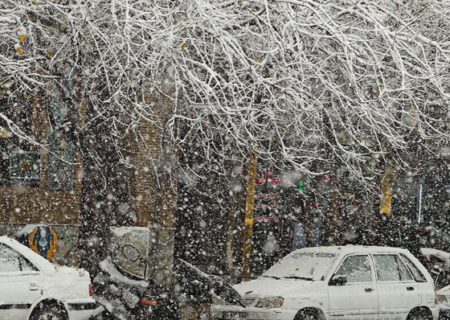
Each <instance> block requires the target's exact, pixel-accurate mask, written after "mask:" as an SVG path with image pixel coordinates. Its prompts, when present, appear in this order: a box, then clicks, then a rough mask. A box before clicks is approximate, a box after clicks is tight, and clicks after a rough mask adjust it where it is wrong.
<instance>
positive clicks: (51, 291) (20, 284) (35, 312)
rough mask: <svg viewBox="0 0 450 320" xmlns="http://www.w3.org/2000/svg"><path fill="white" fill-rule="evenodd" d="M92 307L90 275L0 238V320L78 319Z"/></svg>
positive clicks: (9, 239)
mask: <svg viewBox="0 0 450 320" xmlns="http://www.w3.org/2000/svg"><path fill="white" fill-rule="evenodd" d="M94 308H95V300H94V299H92V286H91V281H90V278H89V274H88V273H87V272H86V271H85V270H83V269H78V270H77V269H75V268H69V267H61V266H56V265H53V264H51V263H50V262H49V261H48V260H46V259H44V258H43V257H41V256H40V255H38V254H36V253H35V252H33V251H32V250H31V249H29V248H27V247H25V246H23V245H22V244H20V243H19V242H17V241H15V240H13V239H11V238H8V237H0V319H1V320H26V319H30V320H67V319H70V320H81V319H88V318H89V316H90V315H91V314H92V312H93V309H94Z"/></svg>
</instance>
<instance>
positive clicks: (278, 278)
mask: <svg viewBox="0 0 450 320" xmlns="http://www.w3.org/2000/svg"><path fill="white" fill-rule="evenodd" d="M263 278H274V279H277V280H280V277H275V276H263Z"/></svg>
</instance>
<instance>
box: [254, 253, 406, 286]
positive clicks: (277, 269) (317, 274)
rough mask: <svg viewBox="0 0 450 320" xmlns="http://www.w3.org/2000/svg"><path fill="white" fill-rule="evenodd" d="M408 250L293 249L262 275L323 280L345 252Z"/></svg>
mask: <svg viewBox="0 0 450 320" xmlns="http://www.w3.org/2000/svg"><path fill="white" fill-rule="evenodd" d="M407 252H408V251H407V250H405V249H400V248H392V247H375V246H373V247H368V246H330V247H313V248H303V249H299V250H295V251H294V252H292V253H290V254H289V255H287V256H286V257H284V258H283V259H281V260H280V261H278V262H277V263H276V264H275V265H273V266H272V267H271V268H270V269H269V270H267V271H266V272H265V273H264V275H263V276H265V277H273V278H287V279H289V278H292V279H303V280H310V281H318V280H322V281H323V280H325V279H327V277H329V276H330V271H331V270H332V267H333V265H334V264H335V262H336V260H337V258H338V257H341V256H344V255H347V254H368V253H407Z"/></svg>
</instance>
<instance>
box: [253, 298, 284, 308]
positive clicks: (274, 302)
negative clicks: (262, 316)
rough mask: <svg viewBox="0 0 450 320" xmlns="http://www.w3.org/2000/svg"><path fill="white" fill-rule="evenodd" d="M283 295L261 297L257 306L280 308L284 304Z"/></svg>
mask: <svg viewBox="0 0 450 320" xmlns="http://www.w3.org/2000/svg"><path fill="white" fill-rule="evenodd" d="M283 302H284V299H283V298H282V297H270V298H261V299H260V300H259V301H258V303H257V304H256V307H257V308H279V307H281V306H282V305H283Z"/></svg>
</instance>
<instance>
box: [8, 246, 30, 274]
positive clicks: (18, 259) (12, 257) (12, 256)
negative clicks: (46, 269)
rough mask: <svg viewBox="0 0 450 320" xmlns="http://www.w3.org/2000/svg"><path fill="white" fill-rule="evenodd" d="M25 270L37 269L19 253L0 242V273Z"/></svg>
mask: <svg viewBox="0 0 450 320" xmlns="http://www.w3.org/2000/svg"><path fill="white" fill-rule="evenodd" d="M26 271H37V269H36V267H34V266H33V265H32V264H31V263H30V262H29V261H28V260H27V259H26V258H25V257H24V256H22V255H21V254H20V253H18V252H16V251H14V250H13V249H11V248H10V247H8V246H6V245H4V244H0V273H3V274H4V273H11V272H26Z"/></svg>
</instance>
